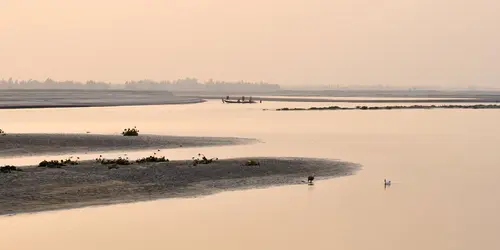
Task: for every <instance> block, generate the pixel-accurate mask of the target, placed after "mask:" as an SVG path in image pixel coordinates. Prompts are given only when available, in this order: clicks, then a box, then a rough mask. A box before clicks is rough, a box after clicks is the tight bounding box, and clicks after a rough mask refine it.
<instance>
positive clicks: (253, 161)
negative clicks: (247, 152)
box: [245, 160, 260, 166]
mask: <svg viewBox="0 0 500 250" xmlns="http://www.w3.org/2000/svg"><path fill="white" fill-rule="evenodd" d="M245 166H260V162H258V161H256V160H248V161H247V162H245Z"/></svg>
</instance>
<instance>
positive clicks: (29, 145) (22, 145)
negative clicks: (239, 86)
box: [0, 133, 258, 157]
mask: <svg viewBox="0 0 500 250" xmlns="http://www.w3.org/2000/svg"><path fill="white" fill-rule="evenodd" d="M256 142H258V141H257V140H255V139H247V138H234V137H189V136H161V135H139V136H122V135H97V134H10V133H8V134H7V135H5V136H0V157H9V156H34V155H47V154H56V155H57V154H67V153H86V152H94V153H95V152H109V151H117V150H142V149H159V148H179V147H181V145H182V147H183V148H186V147H209V146H224V145H240V144H248V143H256Z"/></svg>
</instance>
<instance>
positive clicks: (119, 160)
mask: <svg viewBox="0 0 500 250" xmlns="http://www.w3.org/2000/svg"><path fill="white" fill-rule="evenodd" d="M95 161H96V162H98V163H101V164H103V165H110V164H116V165H130V164H132V162H130V161H129V160H128V158H122V157H118V158H117V159H105V158H102V157H99V158H97V159H95Z"/></svg>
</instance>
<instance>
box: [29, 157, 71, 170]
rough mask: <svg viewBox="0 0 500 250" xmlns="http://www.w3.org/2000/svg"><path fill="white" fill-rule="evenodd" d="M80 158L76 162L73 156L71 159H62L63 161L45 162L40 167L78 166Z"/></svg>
mask: <svg viewBox="0 0 500 250" xmlns="http://www.w3.org/2000/svg"><path fill="white" fill-rule="evenodd" d="M79 159H80V157H76V160H73V156H71V157H69V158H68V159H62V160H59V161H58V160H51V161H47V160H43V161H42V162H40V163H39V164H38V167H43V168H61V167H63V166H66V165H78V164H79V162H78V160H79Z"/></svg>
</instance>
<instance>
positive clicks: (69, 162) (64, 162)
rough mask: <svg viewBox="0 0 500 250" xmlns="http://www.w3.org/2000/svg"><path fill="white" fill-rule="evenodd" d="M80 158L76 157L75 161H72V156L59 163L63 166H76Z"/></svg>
mask: <svg viewBox="0 0 500 250" xmlns="http://www.w3.org/2000/svg"><path fill="white" fill-rule="evenodd" d="M79 159H80V157H76V160H73V156H71V157H69V158H68V159H65V160H61V163H62V164H64V165H78V163H79V162H78V160H79Z"/></svg>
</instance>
